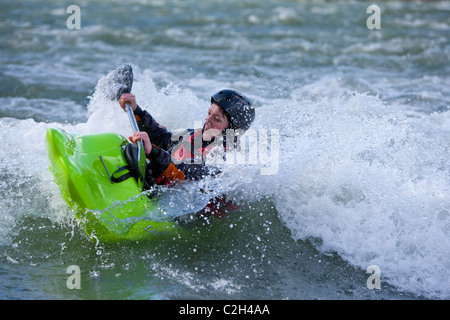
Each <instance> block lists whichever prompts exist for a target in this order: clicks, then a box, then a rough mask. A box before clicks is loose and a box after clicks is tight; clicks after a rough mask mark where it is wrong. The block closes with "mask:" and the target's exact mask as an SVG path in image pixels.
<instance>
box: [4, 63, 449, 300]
mask: <svg viewBox="0 0 450 320" xmlns="http://www.w3.org/2000/svg"><path fill="white" fill-rule="evenodd" d="M134 70H135V72H134V73H135V84H134V86H133V90H132V92H133V93H134V94H135V95H136V96H137V99H138V103H139V105H140V106H141V107H142V108H144V109H146V110H148V111H149V112H150V113H151V114H152V115H153V116H154V117H155V118H156V119H157V121H159V122H160V123H161V124H163V125H165V126H166V127H167V128H168V129H169V130H174V131H175V130H178V129H184V128H187V127H192V126H193V125H195V124H196V123H201V121H203V119H204V117H205V116H206V112H207V108H208V107H209V101H208V97H206V98H205V97H199V96H198V95H196V94H195V93H194V92H192V91H191V90H189V89H183V88H181V87H180V86H177V85H174V84H173V83H169V84H163V85H161V84H157V83H156V81H155V79H154V74H153V73H152V72H151V71H150V70H141V69H140V68H139V67H136V68H135V69H134ZM199 81H200V82H201V81H202V79H199ZM100 84H101V81H99V84H98V85H97V87H96V90H95V91H94V93H93V95H92V96H91V97H89V103H88V106H87V117H88V119H87V121H86V122H80V123H77V124H70V123H60V122H51V123H44V122H37V121H35V120H33V119H14V118H1V119H0V128H1V140H2V145H3V146H2V149H1V151H0V159H1V162H0V172H1V174H2V179H0V193H1V194H2V197H4V199H5V200H4V201H2V203H1V204H0V211H1V214H0V217H1V218H0V229H1V230H2V234H3V236H2V238H1V239H0V244H4V243H9V241H10V239H9V238H10V237H11V236H12V235H11V231H10V230H12V229H13V228H12V227H13V226H14V224H15V223H16V221H17V220H18V219H20V217H21V216H24V215H39V216H44V217H48V218H50V219H51V220H52V221H54V222H61V221H70V219H71V218H70V212H69V211H68V210H67V209H65V205H64V203H63V201H62V199H60V197H59V196H58V190H57V187H56V185H55V184H54V183H53V182H52V177H51V175H50V173H49V172H48V169H47V168H48V160H47V157H46V150H45V145H44V139H45V133H46V129H47V128H48V127H59V128H62V129H64V130H67V131H71V132H77V133H82V134H88V133H97V132H108V131H109V132H117V133H120V134H123V135H124V136H129V134H130V128H129V122H128V119H127V116H126V114H125V113H124V112H123V111H122V109H120V107H119V106H118V104H117V103H116V102H111V101H108V100H106V99H105V98H104V96H103V95H102V90H101V85H100ZM209 85H210V86H212V85H213V83H209ZM331 86H333V89H334V90H331V88H330V82H329V81H327V82H324V83H321V82H318V83H316V84H315V86H314V87H303V88H291V89H292V90H291V93H290V95H289V96H287V97H284V98H278V99H274V100H269V99H267V98H259V97H258V96H257V95H256V93H255V92H251V93H250V96H251V97H252V98H253V99H254V100H255V101H256V102H257V117H256V120H255V123H254V125H253V129H254V132H256V133H257V137H258V139H259V140H258V142H261V139H263V138H264V137H265V136H264V135H263V134H262V133H263V132H264V130H266V131H267V132H269V133H270V132H278V133H279V135H278V136H272V137H271V138H272V139H275V138H276V139H278V140H274V141H275V142H276V143H279V146H278V147H279V148H278V151H277V152H279V154H278V158H277V161H278V163H277V171H276V172H274V173H273V174H268V175H267V174H266V175H263V174H261V167H264V166H265V165H266V163H263V162H262V158H259V157H258V161H257V162H256V164H255V163H244V164H240V165H239V164H233V165H230V166H224V172H223V174H222V175H221V176H220V179H221V180H220V183H219V184H217V181H215V182H214V183H215V184H214V185H215V186H216V187H217V188H218V189H219V190H218V192H223V193H227V194H229V195H231V196H233V197H234V198H235V199H236V200H238V201H241V202H242V203H247V204H249V203H250V204H251V203H252V202H258V201H261V200H264V201H267V199H269V200H270V201H271V202H272V203H273V204H274V206H275V208H276V210H277V212H278V216H279V219H280V220H281V221H282V222H283V223H284V224H285V226H286V227H287V228H288V229H289V230H290V232H291V236H292V238H293V239H295V240H311V241H312V242H313V243H314V244H315V245H316V247H317V248H318V249H319V250H320V251H322V252H325V253H327V252H333V253H338V254H339V255H340V256H341V257H342V258H343V259H345V260H346V261H348V262H349V263H350V264H352V265H354V266H357V267H358V268H362V269H364V270H365V269H366V268H367V267H369V266H370V265H378V266H379V267H380V270H381V279H382V280H383V281H387V282H388V283H390V284H392V285H394V286H396V287H398V288H400V289H401V290H404V291H406V292H412V293H414V294H415V295H417V296H425V297H427V298H441V299H446V298H447V299H448V298H449V297H450V291H449V290H450V289H449V288H450V285H449V282H448V279H450V257H449V255H448V252H449V250H450V241H449V240H450V239H449V238H450V192H449V191H450V175H449V170H450V157H449V156H448V155H449V149H448V148H449V146H448V141H450V112H449V111H447V112H440V113H431V114H417V113H414V112H405V111H404V110H403V109H402V108H396V107H394V106H392V105H388V104H387V103H385V102H384V101H383V100H382V99H381V98H380V97H378V96H373V95H370V94H366V93H359V92H352V91H350V90H349V89H348V88H345V87H340V86H339V82H338V81H337V82H335V83H331ZM217 89H221V88H219V87H218V88H217ZM318 92H328V93H329V94H328V95H327V96H326V97H321V96H320V95H319V94H318ZM332 92H334V94H332ZM11 99H12V100H14V99H15V98H11ZM17 99H22V98H17ZM20 102H22V103H24V104H26V103H27V102H28V100H26V99H22V100H20ZM32 102H33V101H32ZM33 103H34V102H33ZM69 107H70V108H69V110H72V109H76V108H74V107H73V106H72V104H70V105H69ZM271 130H272V131H271ZM271 146H272V145H271V144H270V143H269V144H268V145H267V147H268V150H267V152H268V153H269V154H270V152H272V151H273V152H275V151H276V150H270V147H271ZM260 147H261V146H260ZM274 159H275V158H274ZM196 188H198V185H194V187H193V188H192V189H188V192H191V193H193V194H194V189H195V190H197V189H196ZM184 191H186V190H184ZM3 231H4V232H3Z"/></svg>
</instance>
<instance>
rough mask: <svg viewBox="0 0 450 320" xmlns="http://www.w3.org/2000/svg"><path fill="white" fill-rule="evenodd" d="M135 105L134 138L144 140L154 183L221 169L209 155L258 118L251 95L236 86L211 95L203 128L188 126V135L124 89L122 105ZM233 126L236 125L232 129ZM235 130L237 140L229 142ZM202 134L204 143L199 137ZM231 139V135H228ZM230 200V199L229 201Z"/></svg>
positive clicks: (168, 182) (185, 178) (210, 172)
mask: <svg viewBox="0 0 450 320" xmlns="http://www.w3.org/2000/svg"><path fill="white" fill-rule="evenodd" d="M125 103H129V104H130V106H131V108H132V109H133V113H134V115H135V117H136V121H137V123H138V126H139V129H140V130H141V131H139V132H135V133H134V134H133V136H131V137H130V140H131V141H132V142H134V143H137V141H139V140H142V141H143V144H144V149H145V153H146V155H147V159H149V160H150V163H149V165H148V171H147V177H148V178H150V179H152V180H151V181H150V184H158V185H172V184H174V183H177V182H178V181H180V180H199V179H202V178H203V177H205V176H208V175H214V174H216V173H218V170H217V169H215V168H213V167H211V166H208V165H207V164H206V163H205V159H206V156H207V155H208V154H210V153H211V152H212V151H213V150H215V149H217V148H223V149H222V150H220V151H224V150H225V149H226V147H227V146H230V145H231V146H233V145H235V143H236V142H237V141H236V139H238V136H239V134H238V133H243V132H245V131H246V130H247V129H248V128H249V127H250V126H251V124H252V122H253V121H254V119H255V109H254V107H253V106H252V103H251V102H250V100H249V99H248V98H246V97H245V96H244V95H243V94H241V93H239V92H238V91H235V90H228V89H227V90H221V91H219V92H217V93H215V94H214V95H212V96H211V106H210V107H209V110H208V115H207V117H206V119H205V123H204V126H203V128H201V129H197V130H194V129H187V130H186V131H185V133H187V134H184V135H181V136H180V135H174V134H173V133H172V132H169V131H168V130H167V129H166V128H165V127H163V126H161V125H160V124H159V123H158V122H157V121H156V120H155V119H154V118H153V117H152V116H151V115H150V113H148V112H147V111H146V110H143V109H142V108H140V107H139V106H138V104H137V102H136V97H135V96H134V95H133V94H132V93H124V94H123V95H122V96H121V97H120V99H119V105H120V106H121V107H122V109H123V110H124V111H125ZM229 129H232V130H231V131H230V130H229ZM230 132H233V133H234V134H233V137H231V138H232V139H233V140H234V141H233V142H232V143H230V142H229V143H226V138H227V134H228V135H229V133H230ZM200 138H201V145H199V144H198V143H196V139H197V141H198V139H200ZM228 138H229V139H230V136H229V137H228ZM216 200H218V199H216ZM225 203H226V201H225Z"/></svg>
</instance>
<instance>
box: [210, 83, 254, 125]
mask: <svg viewBox="0 0 450 320" xmlns="http://www.w3.org/2000/svg"><path fill="white" fill-rule="evenodd" d="M211 103H215V104H217V105H218V106H219V107H220V108H221V109H222V110H223V112H224V113H225V114H226V116H227V118H228V124H229V127H230V128H231V129H242V130H244V131H246V130H247V129H248V128H250V126H251V124H252V122H253V120H255V108H253V106H252V103H251V102H250V100H248V99H247V98H246V97H245V96H244V95H243V94H241V93H239V92H237V91H235V90H222V91H219V92H217V93H216V94H214V95H213V96H212V97H211Z"/></svg>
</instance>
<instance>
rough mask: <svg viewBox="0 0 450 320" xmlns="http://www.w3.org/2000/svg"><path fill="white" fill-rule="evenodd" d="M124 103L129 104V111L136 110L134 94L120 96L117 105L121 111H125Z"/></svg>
mask: <svg viewBox="0 0 450 320" xmlns="http://www.w3.org/2000/svg"><path fill="white" fill-rule="evenodd" d="M125 103H129V104H130V106H131V109H133V112H134V110H136V108H137V103H136V97H135V96H134V94H132V93H124V94H123V95H121V96H120V99H119V104H120V107H121V108H122V109H123V111H127V109H126V106H125Z"/></svg>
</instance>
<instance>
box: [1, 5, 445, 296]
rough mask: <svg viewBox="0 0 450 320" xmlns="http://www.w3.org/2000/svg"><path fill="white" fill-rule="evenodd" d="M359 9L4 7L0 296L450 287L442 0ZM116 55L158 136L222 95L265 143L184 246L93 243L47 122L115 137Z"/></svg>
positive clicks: (121, 124) (194, 118)
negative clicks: (248, 110) (75, 208)
mask: <svg viewBox="0 0 450 320" xmlns="http://www.w3.org/2000/svg"><path fill="white" fill-rule="evenodd" d="M71 4H75V5H77V6H78V8H79V9H80V15H79V17H80V21H79V22H80V25H79V26H80V28H79V29H70V28H69V27H70V26H71V24H70V23H68V20H69V22H73V21H75V20H70V19H71V15H72V14H73V13H74V12H72V11H69V13H67V12H66V9H67V8H68V7H69V5H71ZM371 4H372V2H366V1H287V0H281V1H256V0H243V1H242V0H240V1H237V0H230V1H216V0H207V1H186V0H183V1H181V0H178V1H176V0H170V1H160V0H154V1H151V0H148V1H146V0H130V1H126V2H124V1H113V0H109V1H97V0H92V1H83V0H82V1H77V3H70V2H64V3H61V2H60V1H56V0H43V1H31V0H24V1H20V2H6V1H3V2H2V3H1V4H0V50H1V55H0V60H1V64H2V66H3V68H2V70H1V71H0V141H1V145H2V147H1V149H0V299H448V298H450V255H449V252H450V156H449V155H450V152H449V141H450V110H449V108H450V77H449V75H450V72H449V71H450V63H449V60H450V59H449V57H450V19H449V18H450V2H448V1H432V2H420V1H419V2H416V1H412V2H410V1H407V2H399V1H379V2H375V4H376V5H377V6H378V7H379V8H380V12H379V16H378V17H376V16H372V15H373V14H375V15H376V14H377V13H376V11H369V13H367V8H368V7H369V6H370V5H371ZM371 17H372V18H377V19H378V18H379V20H378V21H379V22H380V27H381V28H380V29H376V28H375V29H369V28H368V25H367V20H368V19H369V20H370V19H371ZM68 26H69V27H68ZM122 63H131V64H132V65H133V68H134V72H135V84H134V86H133V91H132V92H133V93H134V94H135V95H136V96H137V99H138V103H139V104H140V106H141V107H143V108H145V109H146V110H148V111H149V112H150V113H151V114H152V115H153V116H154V117H155V118H156V119H157V120H158V122H160V123H161V124H163V125H164V126H166V127H167V128H169V129H170V130H176V129H181V128H191V127H193V126H194V125H195V123H198V122H200V121H202V120H204V118H205V116H206V110H207V108H208V107H209V99H210V96H211V95H212V94H213V93H215V92H216V91H218V90H220V89H222V88H234V89H237V90H239V91H241V92H243V93H245V94H246V95H247V96H248V97H249V98H250V99H252V100H253V101H254V104H255V106H256V112H257V114H256V120H255V123H254V125H253V127H252V130H253V132H254V133H256V134H257V135H258V137H259V139H260V140H261V141H262V139H263V138H264V137H265V135H264V133H265V132H267V136H268V137H272V138H271V139H272V140H271V141H274V142H275V145H276V146H278V148H273V149H272V152H273V154H272V155H273V156H274V157H273V158H271V159H272V160H273V163H271V165H273V167H272V169H273V170H270V172H267V171H266V172H265V174H263V172H264V171H263V170H262V169H261V168H262V167H264V166H265V165H267V163H265V164H264V163H262V158H261V159H259V161H257V163H256V164H254V163H251V164H244V165H231V166H230V167H229V168H228V169H226V170H225V171H224V174H223V175H222V176H221V180H220V181H219V184H220V190H221V192H224V193H227V194H229V195H231V196H233V197H234V198H235V199H236V200H238V202H240V204H241V207H240V209H239V210H237V211H235V212H232V213H230V214H229V215H228V216H226V217H224V218H221V219H210V220H207V221H198V222H194V223H192V224H191V225H189V226H187V227H186V228H187V229H188V230H189V232H191V234H192V235H191V236H190V237H187V238H183V237H181V238H179V237H174V238H169V239H161V241H153V242H138V243H119V244H103V243H93V242H91V241H89V240H87V239H86V237H85V236H84V235H83V233H82V231H81V230H80V228H79V227H78V225H77V223H76V221H74V219H73V213H72V212H71V210H70V209H69V208H68V207H67V205H66V204H65V202H64V201H63V200H62V198H61V195H60V193H59V190H58V187H57V185H56V184H55V183H54V182H53V177H52V175H51V173H50V171H49V169H48V166H49V161H48V159H47V153H46V149H45V144H44V140H45V133H46V130H47V128H49V127H57V128H62V129H64V130H67V131H71V132H76V133H97V132H118V133H121V134H124V135H126V136H128V135H129V134H130V128H129V123H128V120H127V118H126V114H125V113H123V111H122V110H121V109H120V108H119V107H118V106H117V105H116V104H115V103H112V102H110V101H107V100H105V99H104V98H103V96H102V90H101V86H100V85H99V80H100V79H102V77H104V76H105V75H106V74H107V73H108V72H109V71H111V70H113V69H114V68H115V67H116V66H118V65H120V64H122ZM271 134H272V135H271ZM269 145H270V144H269ZM215 183H217V181H216V182H215ZM194 189H195V187H193V188H192V189H191V191H192V192H194V191H193V190H194ZM187 192H189V190H188V191H187ZM179 194H180V197H181V193H179ZM172 209H173V210H184V208H181V207H178V208H177V206H176V204H174V205H173V206H172ZM72 265H76V266H78V267H79V269H80V272H81V281H80V283H81V288H80V289H69V288H68V286H67V280H68V278H69V276H70V273H68V268H69V267H70V266H72ZM373 270H377V271H376V272H375V273H374V274H373V273H372V272H374V271H373ZM368 271H369V272H368ZM374 276H375V277H374ZM371 284H380V287H379V289H378V288H377V287H374V286H371Z"/></svg>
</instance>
